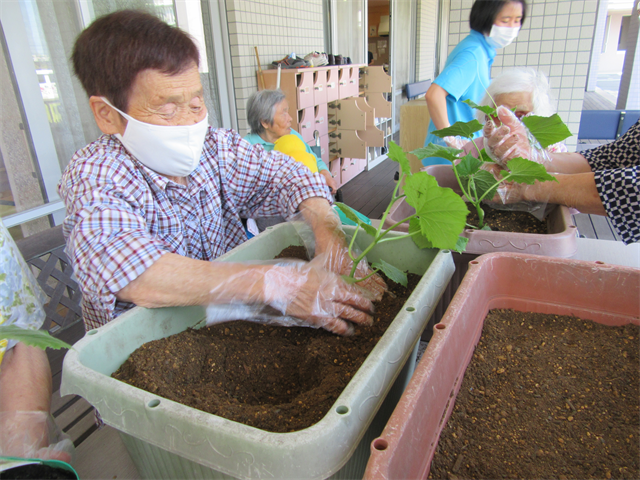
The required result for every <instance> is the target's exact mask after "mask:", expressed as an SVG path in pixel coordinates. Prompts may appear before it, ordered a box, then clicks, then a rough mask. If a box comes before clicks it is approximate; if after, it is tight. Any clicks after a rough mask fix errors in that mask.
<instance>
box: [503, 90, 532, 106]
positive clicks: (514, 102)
mask: <svg viewBox="0 0 640 480" xmlns="http://www.w3.org/2000/svg"><path fill="white" fill-rule="evenodd" d="M495 101H496V103H497V104H498V105H505V106H508V107H511V108H514V107H516V106H518V107H529V108H532V107H533V105H532V103H533V95H532V93H531V92H510V93H501V94H498V95H496V97H495Z"/></svg>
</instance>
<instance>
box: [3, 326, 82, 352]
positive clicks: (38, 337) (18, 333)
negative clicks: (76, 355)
mask: <svg viewBox="0 0 640 480" xmlns="http://www.w3.org/2000/svg"><path fill="white" fill-rule="evenodd" d="M3 338H7V339H9V340H17V341H18V342H22V343H24V344H26V345H30V346H32V347H38V348H40V349H42V350H44V349H45V348H47V347H49V348H53V349H54V350H58V349H60V348H73V347H72V346H71V345H69V344H68V343H66V342H63V341H62V340H58V339H57V338H55V337H52V336H51V335H49V332H47V331H45V330H31V329H28V328H20V327H18V326H16V325H6V326H0V339H3Z"/></svg>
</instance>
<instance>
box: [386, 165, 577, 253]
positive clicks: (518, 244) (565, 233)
mask: <svg viewBox="0 0 640 480" xmlns="http://www.w3.org/2000/svg"><path fill="white" fill-rule="evenodd" d="M426 171H427V173H429V174H430V175H433V176H434V177H436V180H437V181H438V185H440V186H441V187H447V188H451V189H453V190H454V191H455V192H457V193H459V194H460V193H461V191H460V188H459V187H458V182H457V181H456V178H455V174H454V173H453V170H451V167H450V166H448V165H432V166H430V167H428V168H427V169H426ZM413 213H415V209H414V208H413V207H411V206H410V205H409V204H408V203H406V202H405V201H404V199H403V200H401V201H399V202H397V203H396V204H395V205H394V206H393V207H392V209H391V211H390V212H389V215H388V216H387V218H386V220H385V222H384V226H385V228H389V227H390V226H392V225H393V224H395V223H397V222H399V221H401V220H403V219H404V218H407V217H408V216H410V215H412V214H413ZM395 230H398V231H401V232H407V231H409V224H408V223H403V224H400V225H399V226H398V227H396V228H395ZM547 230H548V231H549V232H550V233H547V234H536V233H514V232H492V231H487V230H473V229H466V230H465V231H464V232H463V233H462V234H461V235H462V236H463V237H467V238H468V239H469V243H468V244H467V249H466V250H465V253H476V254H480V255H481V254H484V253H495V252H515V253H531V254H534V255H545V256H549V257H571V256H573V255H575V253H576V252H577V251H578V243H577V235H576V233H577V229H576V227H575V225H574V224H573V220H572V219H571V213H570V211H569V208H567V207H565V206H564V205H558V206H557V207H556V208H554V209H553V210H552V211H551V212H550V213H549V215H548V216H547Z"/></svg>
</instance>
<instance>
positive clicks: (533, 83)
mask: <svg viewBox="0 0 640 480" xmlns="http://www.w3.org/2000/svg"><path fill="white" fill-rule="evenodd" d="M494 102H495V105H494ZM479 105H480V106H491V107H495V106H496V105H497V106H500V105H502V106H505V107H507V108H508V109H510V110H512V111H513V112H514V114H515V115H516V117H518V118H522V117H524V116H525V115H529V114H533V115H539V116H543V117H548V116H550V115H553V114H554V113H555V109H554V108H553V102H552V98H551V92H550V86H549V81H548V80H547V77H546V76H545V74H544V73H542V72H540V71H537V70H535V69H533V68H512V69H509V70H506V71H504V72H503V73H501V74H500V75H498V76H497V77H496V78H494V79H493V80H492V82H491V84H490V85H489V87H488V88H487V92H486V93H485V95H484V97H483V99H482V100H481V101H480V103H479ZM476 116H477V118H478V120H479V121H480V122H481V123H485V121H486V115H485V114H484V113H483V112H481V111H480V110H477V111H476ZM444 140H445V142H446V143H447V145H449V146H451V147H455V148H461V149H463V150H464V152H465V154H467V153H471V154H472V155H474V156H475V157H477V156H478V150H477V149H476V147H475V145H477V146H478V148H479V149H480V150H482V148H483V146H484V137H480V138H478V139H476V140H474V141H475V145H474V143H473V142H471V141H467V139H464V138H460V137H445V139H444ZM547 150H548V151H549V152H566V151H567V148H566V146H565V145H564V143H556V144H554V145H550V146H549V147H548V148H547ZM431 160H433V159H431ZM441 163H447V164H448V163H450V162H449V161H447V160H445V159H442V162H441Z"/></svg>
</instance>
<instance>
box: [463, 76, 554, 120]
mask: <svg viewBox="0 0 640 480" xmlns="http://www.w3.org/2000/svg"><path fill="white" fill-rule="evenodd" d="M517 92H530V93H531V103H532V105H533V113H534V114H535V115H540V116H541V117H548V116H550V115H553V114H554V113H555V112H556V110H555V108H554V107H553V103H554V101H553V99H552V98H551V87H550V86H549V80H547V77H546V75H545V74H544V73H542V72H541V71H539V70H536V69H534V68H511V69H509V70H505V71H504V72H502V73H501V74H500V75H498V76H497V77H496V78H494V79H493V80H492V81H491V83H490V84H489V87H488V88H487V93H485V95H484V97H483V98H482V100H481V101H480V105H482V106H485V105H488V106H491V107H494V106H495V105H494V104H493V100H492V98H496V97H497V96H498V95H502V94H503V93H517ZM476 112H477V113H476V116H477V118H478V120H480V121H481V122H484V119H485V115H484V113H482V112H481V111H480V110H477V111H476Z"/></svg>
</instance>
